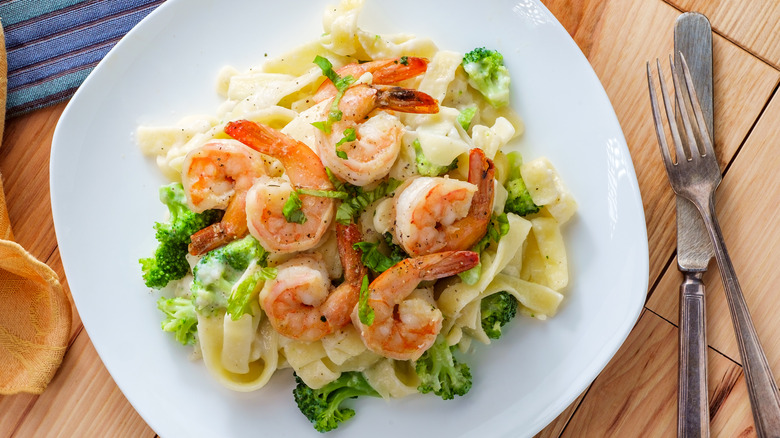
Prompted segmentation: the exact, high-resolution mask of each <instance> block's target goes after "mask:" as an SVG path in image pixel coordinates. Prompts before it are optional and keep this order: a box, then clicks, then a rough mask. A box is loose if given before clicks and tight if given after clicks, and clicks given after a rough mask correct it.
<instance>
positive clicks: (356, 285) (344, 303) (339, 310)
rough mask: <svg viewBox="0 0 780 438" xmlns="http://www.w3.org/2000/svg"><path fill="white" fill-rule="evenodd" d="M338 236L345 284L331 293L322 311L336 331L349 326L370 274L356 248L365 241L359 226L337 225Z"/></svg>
mask: <svg viewBox="0 0 780 438" xmlns="http://www.w3.org/2000/svg"><path fill="white" fill-rule="evenodd" d="M336 236H337V243H338V250H339V258H340V259H341V266H342V268H343V270H344V282H342V283H341V284H340V285H339V286H338V287H337V288H336V289H335V290H334V291H333V292H331V297H329V298H328V299H327V300H326V301H325V304H324V305H323V309H322V313H323V315H325V317H326V318H327V320H328V323H329V324H330V325H331V327H333V328H334V329H336V328H340V327H343V326H345V325H347V324H349V322H350V318H351V315H352V309H354V308H355V305H356V304H357V302H358V300H359V299H360V286H361V284H362V283H363V277H364V276H365V275H367V274H368V268H366V266H365V265H363V262H362V261H361V260H360V254H361V252H360V250H359V249H355V247H354V245H355V244H356V243H358V242H360V241H361V240H362V239H363V237H362V233H361V232H360V229H359V228H358V226H357V224H350V225H341V224H337V225H336Z"/></svg>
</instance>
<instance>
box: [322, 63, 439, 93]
mask: <svg viewBox="0 0 780 438" xmlns="http://www.w3.org/2000/svg"><path fill="white" fill-rule="evenodd" d="M427 69H428V60H427V59H425V58H418V57H415V56H403V57H398V58H389V59H379V60H376V61H369V62H364V63H362V64H357V63H355V64H347V65H345V66H344V67H341V68H340V69H338V70H336V73H337V74H338V75H339V77H344V76H347V75H349V76H352V77H353V78H355V79H358V78H359V77H360V76H361V75H363V73H371V74H372V75H373V80H372V82H373V83H374V84H378V85H391V84H396V83H398V82H401V81H403V80H406V79H410V78H413V77H415V76H419V75H421V74H423V73H425V71H426V70H427ZM335 95H336V87H335V86H334V85H333V82H331V81H330V79H326V80H325V82H323V83H322V85H320V88H319V89H317V92H316V93H315V94H314V101H315V102H322V101H323V100H325V99H328V98H330V97H333V96H335Z"/></svg>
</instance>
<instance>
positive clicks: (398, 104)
mask: <svg viewBox="0 0 780 438" xmlns="http://www.w3.org/2000/svg"><path fill="white" fill-rule="evenodd" d="M376 101H377V107H378V108H383V109H389V110H394V111H400V112H403V113H415V114H434V113H437V112H439V103H438V102H437V101H436V99H434V98H433V97H431V96H430V95H428V94H425V93H423V92H422V91H417V90H412V89H409V88H401V87H388V88H379V89H378V90H377V94H376Z"/></svg>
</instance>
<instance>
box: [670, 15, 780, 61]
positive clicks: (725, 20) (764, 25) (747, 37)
mask: <svg viewBox="0 0 780 438" xmlns="http://www.w3.org/2000/svg"><path fill="white" fill-rule="evenodd" d="M666 1H668V2H669V3H671V4H673V5H675V6H676V7H677V8H679V9H681V10H683V11H697V12H701V13H703V14H704V15H706V16H707V17H708V18H709V20H710V23H711V24H712V28H713V29H714V30H715V31H716V32H718V33H720V34H721V35H723V36H725V37H726V38H728V39H730V40H732V41H734V42H735V43H737V44H738V45H740V46H742V47H744V48H745V49H747V50H749V51H750V52H752V53H754V54H755V55H756V56H758V57H760V58H762V59H764V60H766V62H768V63H770V64H772V65H774V66H775V67H778V68H780V38H777V36H778V35H780V2H777V1H772V0H740V1H739V2H737V1H734V0H732V1H712V0H666Z"/></svg>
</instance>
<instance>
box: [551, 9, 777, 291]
mask: <svg viewBox="0 0 780 438" xmlns="http://www.w3.org/2000/svg"><path fill="white" fill-rule="evenodd" d="M545 4H546V5H547V6H548V8H549V9H550V11H551V12H552V13H553V14H555V15H556V17H557V16H559V15H560V16H562V17H563V18H562V21H563V22H564V23H567V24H566V28H567V30H569V32H570V34H571V35H572V37H573V38H574V40H575V42H576V43H577V44H578V45H579V47H580V48H581V49H582V50H583V52H584V53H585V55H586V56H587V58H588V60H589V61H590V63H591V65H592V66H593V69H594V71H595V72H596V74H597V75H598V77H599V79H600V80H601V83H602V84H603V85H604V89H605V90H606V92H607V95H608V96H609V98H610V101H611V102H612V105H613V106H614V108H615V113H616V114H617V117H618V120H619V121H620V124H621V127H622V128H623V132H624V135H625V137H626V141H627V143H628V147H629V150H630V152H631V157H632V160H633V164H634V167H635V169H636V174H637V179H638V181H639V186H640V188H641V191H642V202H643V205H644V209H645V221H646V223H647V232H648V240H649V248H650V284H653V283H654V282H655V281H656V279H657V278H658V277H659V276H660V274H661V270H662V269H663V268H664V267H665V266H666V265H667V264H668V262H669V260H670V259H671V257H672V255H673V248H674V245H675V232H674V226H673V224H674V208H673V207H674V198H673V196H672V195H673V192H672V190H671V188H670V187H669V184H668V182H667V181H666V174H665V171H664V169H663V165H662V163H661V157H660V154H659V152H658V146H657V140H656V134H655V131H654V128H653V124H652V115H651V113H650V101H649V98H648V92H647V77H646V67H645V66H646V62H648V61H650V60H653V61H654V60H655V59H657V58H660V59H661V60H666V59H668V56H669V54H671V53H672V51H673V45H674V43H673V27H674V21H675V19H676V18H677V16H678V15H679V11H678V10H676V9H674V8H672V7H671V6H669V5H668V4H666V3H663V2H660V1H653V2H648V1H645V0H608V1H601V0H592V1H582V2H579V1H578V2H570V1H558V0H553V1H549V2H545ZM626 17H632V18H631V20H626ZM616 42H619V43H617V44H616ZM713 51H714V54H713V57H714V60H715V61H714V64H715V65H714V66H713V70H714V80H713V88H714V90H713V92H714V101H715V120H717V121H718V123H717V124H716V127H715V135H716V143H717V149H718V159H719V161H720V162H721V165H722V166H724V165H725V164H726V163H728V162H729V161H731V159H732V158H733V156H734V154H735V153H736V151H737V149H738V148H739V145H740V144H741V143H742V141H743V139H744V138H745V137H746V136H747V133H748V131H749V130H750V128H751V126H752V125H753V123H754V121H755V119H756V118H757V117H758V115H759V114H760V112H761V110H762V108H763V107H764V105H765V103H766V102H767V101H768V99H769V96H770V95H771V93H772V90H773V89H774V86H775V85H776V83H777V80H778V77H779V76H778V72H777V70H775V69H773V68H771V67H770V66H768V65H766V64H765V63H763V62H761V61H760V60H758V59H756V58H755V57H753V56H751V55H750V54H749V53H747V52H745V51H744V50H742V49H740V48H739V47H737V46H735V45H734V44H732V43H730V42H729V41H727V40H725V39H724V38H722V37H720V36H717V35H716V36H715V37H714V38H713ZM667 65H668V64H667ZM666 77H667V81H668V82H670V83H671V76H670V73H669V72H668V68H667V69H666Z"/></svg>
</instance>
